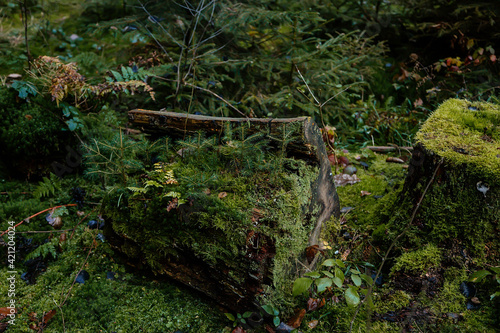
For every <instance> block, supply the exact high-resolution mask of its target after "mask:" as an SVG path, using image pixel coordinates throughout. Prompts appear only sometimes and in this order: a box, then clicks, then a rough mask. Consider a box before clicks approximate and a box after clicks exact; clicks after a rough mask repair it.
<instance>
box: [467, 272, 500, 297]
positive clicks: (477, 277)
mask: <svg viewBox="0 0 500 333" xmlns="http://www.w3.org/2000/svg"><path fill="white" fill-rule="evenodd" d="M488 276H491V278H492V279H494V280H496V282H497V283H498V284H499V287H500V267H488V269H482V270H480V271H476V272H474V273H472V275H471V276H470V277H469V281H470V282H481V281H483V280H484V279H485V278H486V277H488ZM498 296H500V290H499V291H497V292H495V293H493V294H491V295H490V299H493V298H495V297H498Z"/></svg>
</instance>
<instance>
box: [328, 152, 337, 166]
mask: <svg viewBox="0 0 500 333" xmlns="http://www.w3.org/2000/svg"><path fill="white" fill-rule="evenodd" d="M328 160H329V161H330V164H331V165H335V164H337V159H336V158H335V155H333V154H330V155H328Z"/></svg>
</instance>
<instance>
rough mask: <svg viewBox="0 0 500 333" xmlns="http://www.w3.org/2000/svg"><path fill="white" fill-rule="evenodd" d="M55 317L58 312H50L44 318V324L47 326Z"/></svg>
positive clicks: (53, 310)
mask: <svg viewBox="0 0 500 333" xmlns="http://www.w3.org/2000/svg"><path fill="white" fill-rule="evenodd" d="M55 315H56V310H55V309H52V310H50V311H49V312H47V313H46V314H45V315H44V316H43V319H42V322H43V323H44V324H47V323H48V321H49V320H51V319H52V317H54V316H55Z"/></svg>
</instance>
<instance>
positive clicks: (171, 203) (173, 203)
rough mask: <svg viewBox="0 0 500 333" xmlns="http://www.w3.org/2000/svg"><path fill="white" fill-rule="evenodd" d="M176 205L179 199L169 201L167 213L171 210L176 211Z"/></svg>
mask: <svg viewBox="0 0 500 333" xmlns="http://www.w3.org/2000/svg"><path fill="white" fill-rule="evenodd" d="M178 203H179V199H177V198H173V199H172V200H170V201H169V202H168V206H167V212H170V211H171V210H172V209H176V208H177V204H178Z"/></svg>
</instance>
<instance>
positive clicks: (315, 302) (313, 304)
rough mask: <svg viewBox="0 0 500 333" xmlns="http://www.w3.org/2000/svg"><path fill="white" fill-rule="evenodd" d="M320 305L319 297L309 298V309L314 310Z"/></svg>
mask: <svg viewBox="0 0 500 333" xmlns="http://www.w3.org/2000/svg"><path fill="white" fill-rule="evenodd" d="M318 306H319V299H318V298H309V299H308V300H307V311H314V310H316V309H317V308H318Z"/></svg>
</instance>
